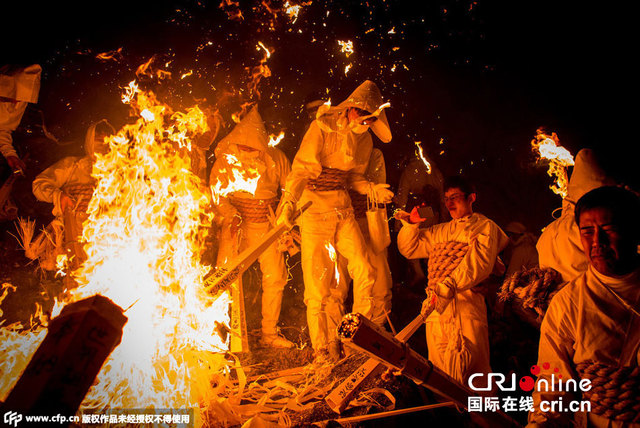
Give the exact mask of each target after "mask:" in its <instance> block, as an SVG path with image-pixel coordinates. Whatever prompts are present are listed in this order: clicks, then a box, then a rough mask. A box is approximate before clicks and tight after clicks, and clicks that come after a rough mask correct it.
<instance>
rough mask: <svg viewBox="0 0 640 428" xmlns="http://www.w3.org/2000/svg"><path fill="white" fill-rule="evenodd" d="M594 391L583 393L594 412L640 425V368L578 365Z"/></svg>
mask: <svg viewBox="0 0 640 428" xmlns="http://www.w3.org/2000/svg"><path fill="white" fill-rule="evenodd" d="M577 370H578V373H580V377H581V378H583V379H589V380H591V389H590V390H589V391H585V392H583V393H582V395H583V397H584V398H585V399H587V400H589V401H591V412H593V413H595V414H597V415H600V416H602V417H605V418H607V419H613V420H617V421H624V422H635V423H637V422H640V396H639V395H638V391H640V367H637V366H636V367H629V366H626V367H615V366H609V365H606V364H602V363H597V362H595V361H593V360H588V361H584V362H582V363H579V364H578V365H577Z"/></svg>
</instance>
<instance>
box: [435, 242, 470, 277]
mask: <svg viewBox="0 0 640 428" xmlns="http://www.w3.org/2000/svg"><path fill="white" fill-rule="evenodd" d="M468 250H469V244H467V243H465V242H457V241H447V242H441V243H438V244H436V245H434V246H433V249H432V250H431V252H430V254H429V261H428V264H427V266H428V269H429V275H428V278H429V286H431V287H434V286H435V285H436V284H437V283H438V282H440V281H442V280H443V279H444V278H446V277H448V276H449V275H451V273H452V272H453V270H454V269H455V268H457V267H458V265H459V264H460V262H461V261H462V259H463V258H464V256H465V255H466V254H467V251H468Z"/></svg>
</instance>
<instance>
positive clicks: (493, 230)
mask: <svg viewBox="0 0 640 428" xmlns="http://www.w3.org/2000/svg"><path fill="white" fill-rule="evenodd" d="M403 225H404V226H403V227H402V228H401V229H400V232H399V233H398V250H399V251H400V253H401V254H402V255H403V256H405V257H406V258H408V259H420V258H429V255H430V253H431V250H432V248H433V246H434V245H435V244H438V243H443V242H448V241H456V242H463V243H468V244H469V249H468V251H467V254H466V255H465V256H464V258H463V259H462V261H461V262H460V264H459V265H458V267H457V268H456V269H455V270H454V271H453V272H452V273H451V275H450V276H449V277H448V278H446V279H445V280H444V281H443V282H444V283H445V285H447V286H449V287H453V286H455V287H456V288H457V289H458V291H459V294H458V296H459V298H460V299H462V300H467V297H469V298H470V296H468V294H469V293H471V291H470V289H471V288H472V287H474V286H476V285H478V284H479V283H481V282H482V281H484V280H485V279H487V277H488V276H489V275H490V274H491V273H492V272H493V269H494V265H495V263H496V260H497V259H498V254H499V253H500V252H501V251H502V250H503V249H504V248H505V247H506V245H507V243H508V242H509V238H508V237H507V235H506V234H505V233H504V232H503V231H502V229H500V227H499V226H498V225H497V224H496V223H494V222H493V221H492V220H489V219H488V218H487V217H485V216H484V215H482V214H479V213H473V214H471V215H470V216H466V217H463V218H460V219H457V220H456V219H454V220H451V221H449V222H447V223H440V224H436V225H434V226H431V227H428V228H426V229H420V228H419V225H418V224H409V223H407V222H404V221H403ZM433 285H435V284H433ZM450 308H451V305H449V306H448V307H447V310H446V311H448V310H450ZM446 311H445V312H446ZM477 311H479V312H477V313H469V314H467V315H468V316H471V317H473V318H476V319H484V320H486V309H485V308H484V307H482V308H477ZM431 316H433V317H437V312H436V311H434V312H433V313H432V314H431Z"/></svg>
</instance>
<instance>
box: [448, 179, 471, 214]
mask: <svg viewBox="0 0 640 428" xmlns="http://www.w3.org/2000/svg"><path fill="white" fill-rule="evenodd" d="M475 200H476V194H475V193H471V194H470V195H468V196H467V195H465V194H464V192H463V191H462V190H460V189H458V188H457V187H453V188H451V189H448V190H447V191H446V192H444V204H445V206H446V207H447V210H449V214H450V215H451V218H452V219H454V220H456V219H459V218H462V217H466V216H468V215H471V214H473V208H472V207H471V206H472V205H473V203H474V202H475Z"/></svg>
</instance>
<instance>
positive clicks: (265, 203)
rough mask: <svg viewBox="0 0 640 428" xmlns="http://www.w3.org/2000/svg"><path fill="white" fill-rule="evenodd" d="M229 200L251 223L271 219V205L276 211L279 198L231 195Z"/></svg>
mask: <svg viewBox="0 0 640 428" xmlns="http://www.w3.org/2000/svg"><path fill="white" fill-rule="evenodd" d="M229 202H230V203H231V205H233V206H234V208H235V209H237V210H238V212H239V213H240V215H241V216H242V220H244V221H246V222H249V223H266V222H267V221H269V207H271V208H272V209H273V211H274V212H275V209H276V205H277V202H278V200H277V199H276V198H270V199H251V198H234V197H230V198H229Z"/></svg>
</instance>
